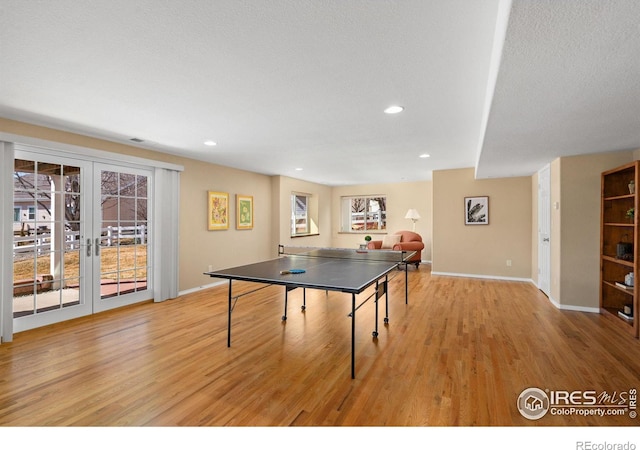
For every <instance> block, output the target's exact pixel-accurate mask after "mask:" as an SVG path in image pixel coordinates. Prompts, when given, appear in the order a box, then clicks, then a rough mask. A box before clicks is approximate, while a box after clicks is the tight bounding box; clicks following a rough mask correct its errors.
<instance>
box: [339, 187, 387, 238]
mask: <svg viewBox="0 0 640 450" xmlns="http://www.w3.org/2000/svg"><path fill="white" fill-rule="evenodd" d="M341 202H342V208H341V210H342V227H341V228H342V229H341V231H343V232H358V231H363V232H366V231H382V230H386V229H387V198H386V197H385V196H381V195H375V196H373V195H372V196H366V197H342V200H341Z"/></svg>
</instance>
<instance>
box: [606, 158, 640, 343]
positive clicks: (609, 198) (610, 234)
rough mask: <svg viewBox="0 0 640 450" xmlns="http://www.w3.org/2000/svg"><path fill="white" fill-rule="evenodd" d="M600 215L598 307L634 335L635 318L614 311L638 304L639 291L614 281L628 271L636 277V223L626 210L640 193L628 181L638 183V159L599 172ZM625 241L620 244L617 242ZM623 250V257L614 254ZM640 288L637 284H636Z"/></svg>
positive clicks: (639, 232) (639, 239)
mask: <svg viewBox="0 0 640 450" xmlns="http://www.w3.org/2000/svg"><path fill="white" fill-rule="evenodd" d="M601 183H602V184H601V191H600V193H601V206H602V210H601V215H600V223H601V230H600V233H601V234H600V311H601V313H602V314H603V315H604V316H606V318H607V319H609V320H611V321H612V322H613V323H615V324H617V325H618V326H620V327H621V329H623V330H625V331H626V332H629V333H631V335H632V336H634V337H636V338H638V337H639V334H640V327H639V325H640V324H639V323H638V320H637V318H635V319H632V320H629V319H626V318H624V317H621V316H619V315H618V311H622V310H623V308H624V307H625V306H626V305H632V307H633V310H634V311H639V310H640V308H639V306H640V302H639V300H640V299H639V298H638V297H640V292H639V293H638V295H636V290H635V289H625V288H624V287H619V286H617V285H616V282H620V281H622V280H624V279H625V277H626V276H627V275H628V274H629V273H634V274H635V275H636V276H638V277H640V226H638V225H640V223H638V222H636V221H634V220H630V219H629V217H627V212H628V211H629V210H630V209H631V208H635V209H638V207H639V206H640V195H636V194H635V193H633V194H631V193H630V190H631V189H632V187H630V184H631V183H634V184H635V186H637V187H638V186H640V161H633V162H630V163H628V164H625V165H623V166H619V167H617V168H614V169H611V170H607V171H606V172H603V173H602V176H601ZM622 243H625V244H627V246H626V248H622V247H621V245H620V244H622ZM622 253H624V257H625V259H619V258H617V255H621V256H622ZM639 289H640V287H639Z"/></svg>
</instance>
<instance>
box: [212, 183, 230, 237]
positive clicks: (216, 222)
mask: <svg viewBox="0 0 640 450" xmlns="http://www.w3.org/2000/svg"><path fill="white" fill-rule="evenodd" d="M207 199H208V208H207V222H208V228H209V230H226V229H227V228H229V193H228V192H215V191H209V193H208V196H207Z"/></svg>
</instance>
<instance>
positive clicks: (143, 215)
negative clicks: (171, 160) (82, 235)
mask: <svg viewBox="0 0 640 450" xmlns="http://www.w3.org/2000/svg"><path fill="white" fill-rule="evenodd" d="M100 178H101V183H102V184H101V187H100V192H101V208H102V218H101V223H102V228H101V233H100V234H101V237H100V246H101V249H100V279H101V280H102V281H101V288H100V297H101V298H103V299H104V298H112V297H117V296H119V295H123V294H128V293H131V292H137V291H142V290H146V289H147V272H148V262H149V259H148V258H147V236H148V232H149V226H148V217H147V209H148V198H147V186H148V179H147V177H146V176H143V175H136V174H131V173H126V172H113V171H102V173H101V177H100Z"/></svg>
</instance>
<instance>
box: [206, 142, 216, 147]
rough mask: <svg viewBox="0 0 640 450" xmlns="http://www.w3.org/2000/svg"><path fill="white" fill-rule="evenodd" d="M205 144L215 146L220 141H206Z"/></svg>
mask: <svg viewBox="0 0 640 450" xmlns="http://www.w3.org/2000/svg"><path fill="white" fill-rule="evenodd" d="M204 145H207V146H209V147H215V146H216V145H218V143H217V142H216V141H204Z"/></svg>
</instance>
